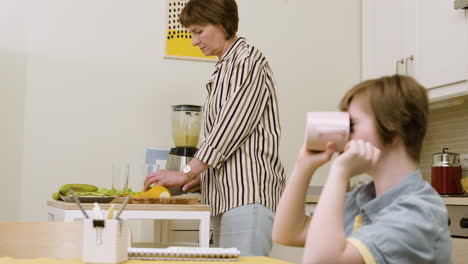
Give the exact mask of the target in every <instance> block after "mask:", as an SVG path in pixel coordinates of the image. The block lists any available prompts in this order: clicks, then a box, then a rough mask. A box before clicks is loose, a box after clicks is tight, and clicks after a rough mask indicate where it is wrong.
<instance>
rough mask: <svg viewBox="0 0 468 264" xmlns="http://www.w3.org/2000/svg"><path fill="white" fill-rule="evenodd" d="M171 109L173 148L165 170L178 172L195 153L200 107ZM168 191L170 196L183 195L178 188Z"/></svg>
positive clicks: (198, 134)
mask: <svg viewBox="0 0 468 264" xmlns="http://www.w3.org/2000/svg"><path fill="white" fill-rule="evenodd" d="M171 107H172V113H171V117H172V135H173V138H174V144H175V147H174V148H171V150H170V151H169V155H168V158H167V163H166V169H167V170H170V171H180V170H182V168H184V166H185V165H187V163H188V162H189V161H190V160H191V159H192V158H193V156H194V155H195V152H197V144H198V139H199V138H200V128H201V110H202V107H201V106H199V105H173V106H171ZM169 191H170V192H171V195H178V194H182V193H183V192H182V190H181V188H180V187H170V188H169Z"/></svg>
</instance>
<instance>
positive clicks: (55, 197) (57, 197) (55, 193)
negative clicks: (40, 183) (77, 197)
mask: <svg viewBox="0 0 468 264" xmlns="http://www.w3.org/2000/svg"><path fill="white" fill-rule="evenodd" d="M52 198H54V200H60V199H61V198H60V193H59V192H54V193H53V194H52Z"/></svg>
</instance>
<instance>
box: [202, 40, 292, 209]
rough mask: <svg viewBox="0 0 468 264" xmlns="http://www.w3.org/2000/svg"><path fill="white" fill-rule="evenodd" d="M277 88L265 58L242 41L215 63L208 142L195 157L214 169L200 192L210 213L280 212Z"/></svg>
mask: <svg viewBox="0 0 468 264" xmlns="http://www.w3.org/2000/svg"><path fill="white" fill-rule="evenodd" d="M275 86H276V84H275V80H274V78H273V73H272V71H271V69H270V67H269V65H268V62H267V60H266V59H265V57H264V56H263V54H262V53H261V52H260V51H259V50H258V49H256V48H254V47H252V46H250V45H248V44H247V43H246V42H245V39H244V38H238V39H237V40H236V41H235V42H234V44H233V45H232V46H231V47H230V48H229V49H228V51H227V52H226V53H225V54H224V55H223V57H222V58H221V60H220V61H219V62H218V63H217V64H216V69H215V71H214V73H213V75H212V76H211V78H210V80H209V81H208V83H207V85H206V88H207V90H208V97H207V99H206V102H205V105H204V110H203V112H204V133H205V140H204V141H203V142H202V144H201V146H200V147H199V149H198V151H197V153H196V154H195V157H196V158H198V159H200V160H201V161H203V162H204V163H206V164H208V165H210V166H211V167H210V168H209V169H208V170H206V171H205V172H203V173H202V174H201V186H202V188H201V191H202V202H203V203H205V204H209V205H210V207H211V214H212V215H218V214H221V213H224V212H226V211H228V210H230V209H232V208H235V207H238V206H241V205H247V204H252V203H258V204H262V205H264V206H266V207H268V208H270V209H272V210H273V211H275V210H276V206H277V204H278V202H279V198H280V196H281V193H282V192H283V189H284V184H285V175H284V168H283V165H282V164H281V161H280V159H279V156H278V152H279V138H280V132H281V128H280V122H279V115H278V101H277V97H276V88H275Z"/></svg>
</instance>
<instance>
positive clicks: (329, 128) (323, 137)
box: [305, 112, 350, 152]
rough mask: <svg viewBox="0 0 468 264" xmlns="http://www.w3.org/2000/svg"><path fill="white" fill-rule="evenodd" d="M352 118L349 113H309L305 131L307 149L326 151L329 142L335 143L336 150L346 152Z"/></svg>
mask: <svg viewBox="0 0 468 264" xmlns="http://www.w3.org/2000/svg"><path fill="white" fill-rule="evenodd" d="M349 133H350V118H349V114H348V113H347V112H308V113H307V124H306V131H305V137H306V138H305V142H306V147H307V149H309V150H316V151H324V150H325V148H326V146H327V142H335V144H336V150H337V151H338V152H341V151H343V150H344V148H345V146H346V143H348V140H349Z"/></svg>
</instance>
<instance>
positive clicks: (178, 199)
mask: <svg viewBox="0 0 468 264" xmlns="http://www.w3.org/2000/svg"><path fill="white" fill-rule="evenodd" d="M125 198H126V197H116V198H115V199H114V200H113V201H112V202H113V203H123V202H124V201H125ZM199 200H200V198H199V197H197V196H184V195H181V196H173V197H171V198H142V197H131V198H130V200H129V201H128V203H129V204H197V203H199Z"/></svg>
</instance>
